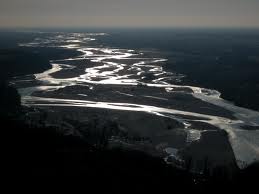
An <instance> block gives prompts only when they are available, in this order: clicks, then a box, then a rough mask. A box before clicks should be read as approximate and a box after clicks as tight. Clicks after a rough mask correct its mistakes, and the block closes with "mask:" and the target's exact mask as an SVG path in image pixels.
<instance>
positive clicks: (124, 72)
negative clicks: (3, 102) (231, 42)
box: [14, 33, 259, 168]
mask: <svg viewBox="0 0 259 194" xmlns="http://www.w3.org/2000/svg"><path fill="white" fill-rule="evenodd" d="M99 36H107V34H105V33H49V34H47V35H46V36H44V35H41V36H39V38H36V39H35V40H34V42H31V43H26V44H21V46H31V47H39V46H40V47H62V48H67V49H75V50H78V51H80V52H81V53H82V55H81V56H78V57H75V58H68V59H63V60H58V61H51V64H52V69H49V70H47V71H45V72H43V73H40V74H35V76H34V77H35V78H32V77H29V76H28V77H29V78H28V77H26V78H24V77H20V78H16V80H14V84H16V85H17V87H18V88H19V92H20V93H21V95H22V102H23V104H24V105H28V106H36V107H53V108H55V107H80V108H87V107H91V108H96V109H97V108H98V109H99V108H100V109H108V110H120V111H130V112H143V113H148V114H153V115H156V116H157V117H165V118H169V119H172V120H175V121H177V122H179V123H181V124H182V130H184V131H185V132H186V133H187V138H186V141H187V142H189V143H190V142H195V141H199V139H200V138H201V135H202V133H204V132H205V131H206V130H199V129H197V127H196V128H195V127H193V126H192V125H193V122H202V123H205V124H208V125H209V126H214V127H215V128H219V129H222V130H225V131H226V132H227V133H228V138H229V142H230V144H231V146H232V149H233V152H234V155H235V159H236V161H237V164H238V166H239V167H240V168H244V167H245V166H246V165H249V164H251V163H252V162H254V161H259V130H257V129H258V128H259V127H258V126H259V113H258V112H256V111H252V110H249V109H245V108H241V107H237V106H235V105H233V104H231V103H229V102H227V101H225V100H223V99H221V98H220V93H219V92H218V91H215V90H210V89H205V88H200V87H195V86H187V85H181V78H182V77H183V76H184V75H181V74H177V73H174V72H167V71H165V70H164V68H163V67H164V65H165V64H166V63H167V59H163V58H159V57H154V56H152V54H150V52H149V53H145V51H135V50H130V49H118V48H111V47H103V46H101V45H100V44H97V43H96V41H97V40H96V39H98V37H99ZM93 43H94V44H93ZM28 79H29V80H28ZM21 83H22V84H21ZM28 83H29V84H28ZM73 88H74V91H73V92H71V89H72V90H73ZM68 89H69V90H68ZM61 93H62V95H60V94H61ZM180 97H183V98H180ZM188 99H190V100H188ZM189 101H191V104H190V105H189V106H188V102H189ZM192 101H193V102H194V103H192ZM196 102H197V103H196ZM189 103H190V102H189ZM224 112H227V113H228V114H223V113H224ZM245 128H251V129H253V130H247V129H246V130H245ZM158 130H159V129H158ZM164 150H165V151H166V152H167V153H168V154H169V155H170V154H172V155H174V156H176V154H177V149H175V148H173V147H170V146H169V147H164Z"/></svg>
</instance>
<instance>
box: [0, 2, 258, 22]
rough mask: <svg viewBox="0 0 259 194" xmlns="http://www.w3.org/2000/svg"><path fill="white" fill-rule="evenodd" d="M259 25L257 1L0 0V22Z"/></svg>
mask: <svg viewBox="0 0 259 194" xmlns="http://www.w3.org/2000/svg"><path fill="white" fill-rule="evenodd" d="M89 26H90V27H91V26H97V27H107V26H118V27H132V26H137V27H151V26H152V27H171V26H173V27H174V26H176V27H177V26H180V27H218V26H220V27H259V0H0V27H89Z"/></svg>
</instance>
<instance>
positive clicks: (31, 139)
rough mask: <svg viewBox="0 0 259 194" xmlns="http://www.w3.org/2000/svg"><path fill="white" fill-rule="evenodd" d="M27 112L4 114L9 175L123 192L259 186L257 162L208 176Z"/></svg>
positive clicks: (236, 188) (6, 158) (235, 189)
mask: <svg viewBox="0 0 259 194" xmlns="http://www.w3.org/2000/svg"><path fill="white" fill-rule="evenodd" d="M6 88H7V90H14V89H11V88H10V87H7V86H6ZM13 94H14V96H16V95H17V94H15V93H13ZM2 99H3V100H5V99H4V98H2ZM13 99H14V100H13V103H14V104H19V98H16V97H15V98H13ZM23 114H24V113H23V112H22V111H20V112H13V113H12V112H10V114H9V116H4V115H1V124H2V126H4V127H2V129H1V133H2V135H1V142H2V143H3V145H4V155H2V157H3V161H4V163H5V165H2V167H1V168H3V169H2V170H1V171H2V172H5V173H3V174H2V175H3V176H6V177H16V178H18V179H20V181H21V180H33V179H34V177H35V178H36V177H38V178H40V177H41V179H45V178H44V177H49V178H55V179H56V178H59V180H62V179H65V177H71V176H73V177H81V178H80V179H81V180H82V181H83V180H85V181H87V182H86V183H85V186H90V187H91V186H93V184H98V185H99V184H100V185H102V184H105V185H110V186H111V187H114V188H116V189H118V190H120V189H121V191H124V190H125V189H128V188H129V189H132V190H135V189H136V190H143V191H154V190H153V189H162V190H163V189H170V188H172V187H173V188H174V190H181V191H192V192H195V191H197V192H201V191H210V190H211V189H212V188H213V190H214V191H220V190H224V191H226V190H230V191H238V190H240V189H247V188H250V189H251V188H252V187H255V186H256V182H257V181H256V180H257V178H258V173H259V165H258V164H254V165H251V166H249V167H248V168H247V169H245V170H242V171H239V172H237V173H236V174H235V175H233V177H232V178H231V179H229V177H224V176H225V174H224V172H222V171H221V170H220V169H219V170H218V171H215V173H214V174H213V175H206V172H204V173H205V174H204V175H198V174H192V173H190V172H188V170H181V169H177V168H174V167H172V166H170V165H167V164H166V163H165V162H164V161H163V160H162V159H160V158H156V157H151V156H148V155H146V154H145V153H142V152H138V151H130V150H123V149H112V150H110V149H106V148H105V147H103V146H92V145H90V144H89V143H87V142H86V141H85V140H83V139H81V138H80V137H77V136H72V135H63V134H62V132H61V131H60V129H55V128H51V127H50V128H37V127H33V126H29V125H27V124H25V123H24V122H23V118H24V115H23ZM14 117H15V118H14ZM17 118H20V119H17ZM100 138H102V137H100ZM49 178H48V179H49ZM35 180H38V179H35ZM87 183H91V184H90V185H88V184H87ZM114 183H116V184H115V185H114ZM99 189H100V188H99Z"/></svg>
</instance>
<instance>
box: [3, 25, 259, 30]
mask: <svg viewBox="0 0 259 194" xmlns="http://www.w3.org/2000/svg"><path fill="white" fill-rule="evenodd" d="M100 29H104V30H105V29H106V30H112V29H119V30H123V29H127V30H130V29H132V30H133V29H134V30H135V29H137V30H138V29H140V30H141V29H153V30H156V29H158V30H159V29H163V30H174V29H175V30H177V29H185V30H188V29H190V30H215V29H216V30H259V26H254V27H248V26H240V27H238V26H63V27H62V26H59V27H54V26H44V27H36V26H35V27H27V26H26V27H22V26H0V31H6V30H14V31H21V30H23V31H35V30H51V31H52V30H100Z"/></svg>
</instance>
